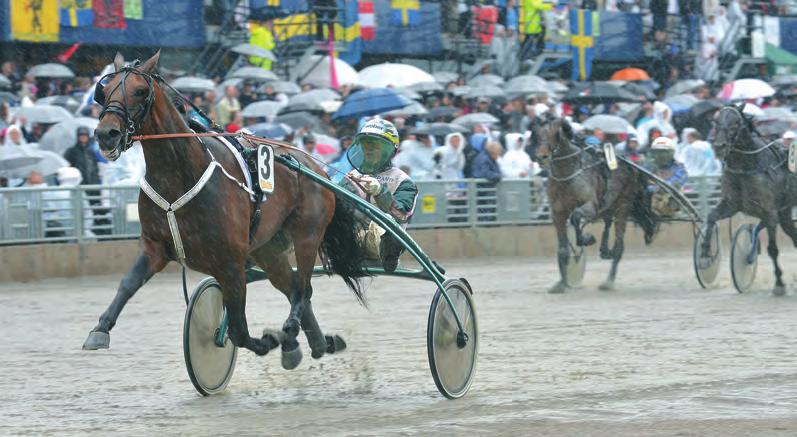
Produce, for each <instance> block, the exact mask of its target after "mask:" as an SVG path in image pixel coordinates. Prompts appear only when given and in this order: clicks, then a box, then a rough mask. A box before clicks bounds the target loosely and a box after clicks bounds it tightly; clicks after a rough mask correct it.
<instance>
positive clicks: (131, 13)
mask: <svg viewBox="0 0 797 437" xmlns="http://www.w3.org/2000/svg"><path fill="white" fill-rule="evenodd" d="M124 1H125V12H124V14H125V18H126V19H129V20H141V19H143V18H144V7H143V6H141V2H142V0H124Z"/></svg>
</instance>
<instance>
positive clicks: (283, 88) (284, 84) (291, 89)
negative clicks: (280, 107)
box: [258, 80, 302, 96]
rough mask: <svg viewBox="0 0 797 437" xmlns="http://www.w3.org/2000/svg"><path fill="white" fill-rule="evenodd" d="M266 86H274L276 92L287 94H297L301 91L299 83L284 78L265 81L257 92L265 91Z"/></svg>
mask: <svg viewBox="0 0 797 437" xmlns="http://www.w3.org/2000/svg"><path fill="white" fill-rule="evenodd" d="M266 87H271V88H274V92H276V93H283V94H286V95H289V96H292V95H294V94H299V93H300V92H302V88H301V87H299V85H296V84H295V83H293V82H288V81H285V80H275V81H273V82H266V83H264V84H263V86H261V87H260V88H259V89H258V92H261V93H262V92H265V90H266Z"/></svg>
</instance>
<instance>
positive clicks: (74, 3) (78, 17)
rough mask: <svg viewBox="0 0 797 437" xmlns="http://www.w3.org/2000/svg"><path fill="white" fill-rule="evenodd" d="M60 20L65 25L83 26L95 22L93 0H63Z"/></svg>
mask: <svg viewBox="0 0 797 437" xmlns="http://www.w3.org/2000/svg"><path fill="white" fill-rule="evenodd" d="M59 12H60V22H61V26H64V27H83V26H90V25H91V24H92V23H94V11H93V10H91V0H61V9H60V10H59Z"/></svg>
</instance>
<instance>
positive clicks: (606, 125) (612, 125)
mask: <svg viewBox="0 0 797 437" xmlns="http://www.w3.org/2000/svg"><path fill="white" fill-rule="evenodd" d="M581 126H582V127H583V128H584V129H590V130H595V129H600V130H602V131H604V132H606V133H607V134H625V133H629V132H635V130H634V127H633V126H631V123H629V122H628V121H626V119H624V118H621V117H618V116H616V115H605V114H601V115H593V116H592V117H590V118H588V119H587V120H586V121H584V123H582V124H581Z"/></svg>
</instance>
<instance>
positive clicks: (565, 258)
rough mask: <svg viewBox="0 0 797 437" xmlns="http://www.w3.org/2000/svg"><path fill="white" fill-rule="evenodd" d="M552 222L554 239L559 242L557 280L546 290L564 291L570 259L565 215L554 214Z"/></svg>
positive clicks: (550, 291) (552, 291)
mask: <svg viewBox="0 0 797 437" xmlns="http://www.w3.org/2000/svg"><path fill="white" fill-rule="evenodd" d="M553 224H554V227H555V228H556V239H557V241H558V244H559V250H558V252H557V260H558V262H559V276H560V278H559V282H557V283H556V284H554V286H553V287H551V288H550V289H549V290H548V293H564V292H565V290H567V281H565V271H566V270H567V264H568V262H569V259H570V243H569V242H568V241H567V216H566V215H565V214H561V213H560V214H556V213H555V214H554V215H553Z"/></svg>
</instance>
